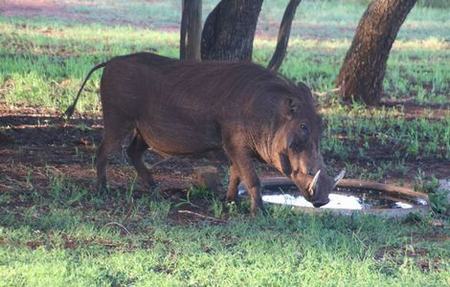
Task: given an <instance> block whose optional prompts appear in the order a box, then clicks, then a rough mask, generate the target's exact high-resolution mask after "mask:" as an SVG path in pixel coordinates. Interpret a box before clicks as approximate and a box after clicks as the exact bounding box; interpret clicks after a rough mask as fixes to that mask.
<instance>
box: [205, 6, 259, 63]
mask: <svg viewBox="0 0 450 287" xmlns="http://www.w3.org/2000/svg"><path fill="white" fill-rule="evenodd" d="M262 3H263V0H222V1H220V3H219V4H218V5H217V6H216V7H215V8H214V10H213V11H212V12H211V13H210V14H209V15H208V17H207V19H206V22H205V25H204V27H203V32H202V43H201V54H202V59H203V60H222V61H251V59H252V52H253V39H254V36H255V30H256V23H257V21H258V17H259V12H260V11H261V6H262Z"/></svg>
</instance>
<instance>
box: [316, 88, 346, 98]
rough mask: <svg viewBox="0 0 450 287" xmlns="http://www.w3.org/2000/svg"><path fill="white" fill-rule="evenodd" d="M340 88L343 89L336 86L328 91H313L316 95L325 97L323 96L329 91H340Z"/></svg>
mask: <svg viewBox="0 0 450 287" xmlns="http://www.w3.org/2000/svg"><path fill="white" fill-rule="evenodd" d="M340 90H341V88H340V87H337V88H334V89H331V90H328V91H325V92H316V91H311V92H312V94H313V95H314V96H316V97H323V96H326V95H328V94H329V93H336V92H339V91H340Z"/></svg>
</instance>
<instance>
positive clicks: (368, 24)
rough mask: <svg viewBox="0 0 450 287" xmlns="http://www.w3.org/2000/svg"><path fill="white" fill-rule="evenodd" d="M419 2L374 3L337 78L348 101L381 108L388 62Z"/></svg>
mask: <svg viewBox="0 0 450 287" xmlns="http://www.w3.org/2000/svg"><path fill="white" fill-rule="evenodd" d="M415 3H416V0H373V1H372V2H371V3H370V4H369V7H368V8H367V10H366V11H365V12H364V14H363V16H362V18H361V20H360V21H359V24H358V27H357V28H356V34H355V36H354V38H353V42H352V44H351V46H350V49H349V50H348V52H347V55H346V56H345V59H344V63H343V65H342V67H341V70H340V72H339V75H338V77H337V79H336V85H337V87H340V93H341V96H342V97H343V98H344V100H346V101H348V100H351V99H355V100H362V101H363V102H364V103H365V104H367V105H377V104H378V103H379V102H380V99H381V94H382V92H383V78H384V74H385V71H386V62H387V60H388V57H389V52H390V50H391V48H392V44H393V43H394V40H395V38H396V36H397V33H398V31H399V29H400V26H401V25H402V23H403V22H404V21H405V19H406V16H407V15H408V13H409V12H410V11H411V9H412V8H413V7H414V4H415Z"/></svg>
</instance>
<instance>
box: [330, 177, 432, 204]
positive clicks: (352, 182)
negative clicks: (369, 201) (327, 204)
mask: <svg viewBox="0 0 450 287" xmlns="http://www.w3.org/2000/svg"><path fill="white" fill-rule="evenodd" d="M337 187H349V188H361V189H374V190H379V191H384V192H386V193H391V194H401V195H407V196H411V197H418V198H422V199H425V200H428V196H427V195H426V194H425V193H422V192H417V191H414V190H412V189H410V188H407V187H401V186H396V185H392V184H385V183H378V182H373V181H366V180H360V179H350V178H344V179H341V181H339V183H338V184H337Z"/></svg>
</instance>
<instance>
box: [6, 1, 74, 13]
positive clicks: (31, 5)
mask: <svg viewBox="0 0 450 287" xmlns="http://www.w3.org/2000/svg"><path fill="white" fill-rule="evenodd" d="M0 12H1V14H2V15H3V16H6V17H8V16H9V17H11V16H23V17H36V16H51V15H61V16H63V14H65V6H64V5H62V4H61V3H59V2H58V1H54V0H3V1H2V3H1V4H0ZM64 16H65V15H64Z"/></svg>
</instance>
